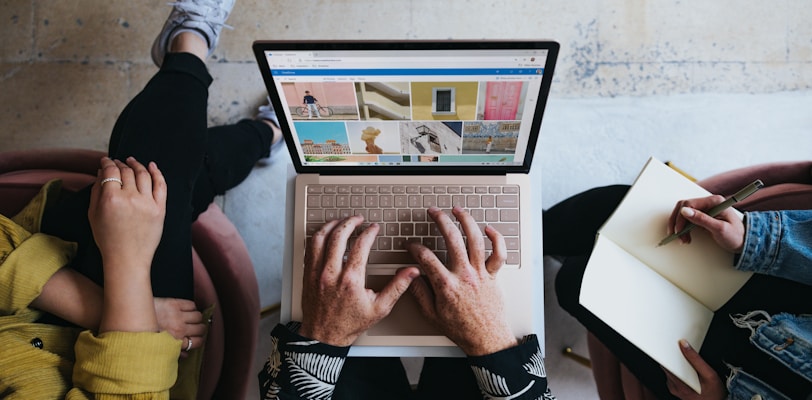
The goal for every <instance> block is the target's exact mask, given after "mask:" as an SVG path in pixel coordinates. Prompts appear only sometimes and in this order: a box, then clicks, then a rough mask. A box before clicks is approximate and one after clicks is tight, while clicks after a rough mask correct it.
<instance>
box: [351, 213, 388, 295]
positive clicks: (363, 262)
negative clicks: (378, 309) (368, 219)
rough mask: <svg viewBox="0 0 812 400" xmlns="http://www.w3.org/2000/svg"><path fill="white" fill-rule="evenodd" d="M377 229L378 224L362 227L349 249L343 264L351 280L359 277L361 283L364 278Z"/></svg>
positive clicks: (378, 229)
mask: <svg viewBox="0 0 812 400" xmlns="http://www.w3.org/2000/svg"><path fill="white" fill-rule="evenodd" d="M379 231H380V226H379V225H378V224H371V225H369V226H368V227H367V229H364V231H363V232H361V234H360V235H358V238H357V239H356V240H355V244H354V245H353V247H352V249H351V250H350V254H349V256H348V257H347V262H346V264H345V265H344V273H345V274H350V275H351V276H352V278H353V280H358V279H360V280H361V284H363V282H364V279H365V272H366V266H367V260H368V259H369V251H370V250H371V249H372V244H373V243H375V240H376V239H377V237H378V232H379Z"/></svg>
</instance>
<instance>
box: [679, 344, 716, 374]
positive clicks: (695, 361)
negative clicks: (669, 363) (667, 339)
mask: <svg viewBox="0 0 812 400" xmlns="http://www.w3.org/2000/svg"><path fill="white" fill-rule="evenodd" d="M679 348H680V350H681V351H682V355H683V356H684V357H685V359H686V360H687V361H688V364H691V366H692V367H694V369H695V370H696V373H697V375H699V380H700V381H701V382H709V381H711V380H713V379H715V378H716V377H717V375H716V371H715V370H714V369H713V368H712V367H711V366H710V365H709V364H708V363H707V362H705V359H703V358H702V356H700V355H699V353H697V352H696V350H694V348H693V346H691V344H690V343H688V341H687V340H685V339H681V340H680V341H679Z"/></svg>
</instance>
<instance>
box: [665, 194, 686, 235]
mask: <svg viewBox="0 0 812 400" xmlns="http://www.w3.org/2000/svg"><path fill="white" fill-rule="evenodd" d="M684 202H685V201H684V200H680V201H678V202H677V204H676V205H675V206H674V209H673V210H671V214H670V215H669V216H668V224H667V225H666V235H671V234H673V233H674V232H677V230H676V226H677V218H679V210H681V209H682V207H685V206H684Z"/></svg>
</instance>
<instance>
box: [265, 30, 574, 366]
mask: <svg viewBox="0 0 812 400" xmlns="http://www.w3.org/2000/svg"><path fill="white" fill-rule="evenodd" d="M253 50H254V54H255V56H256V59H257V62H258V64H259V67H260V70H261V73H262V77H263V79H264V82H265V86H266V88H267V91H268V95H269V98H270V101H271V103H272V104H273V106H274V108H275V109H276V110H277V115H278V116H279V125H280V127H281V128H282V131H283V134H284V137H285V142H286V145H287V148H288V150H289V152H290V156H291V161H292V164H293V167H294V168H295V171H296V178H295V185H294V186H295V188H293V190H294V193H293V202H292V203H290V204H289V205H288V207H291V208H292V213H293V214H292V219H293V221H292V224H291V225H292V227H291V229H292V231H291V232H290V234H291V235H292V238H293V240H292V253H291V256H290V258H291V260H290V266H286V267H287V268H288V271H287V272H286V273H285V274H284V275H283V276H284V277H283V288H285V289H283V298H282V316H283V320H284V319H287V318H289V319H292V320H301V315H302V310H301V292H302V276H303V269H304V252H305V247H306V243H307V238H308V236H309V235H312V234H313V233H314V232H315V231H317V230H318V228H319V227H321V226H322V225H323V224H324V223H325V221H330V220H332V219H340V218H344V217H347V216H350V215H355V214H362V215H364V217H365V224H367V223H372V222H375V223H378V224H379V225H380V228H381V229H380V232H379V234H378V237H377V238H376V241H375V245H374V246H373V250H372V253H371V254H370V258H369V263H368V265H367V287H369V288H373V289H379V288H381V287H383V285H384V284H385V283H386V282H387V281H388V280H389V279H391V276H392V275H393V274H394V272H395V271H396V270H397V269H398V268H400V267H402V266H404V265H416V264H415V263H414V260H412V259H411V256H410V255H409V254H408V253H407V252H406V251H405V250H403V247H402V246H403V243H405V242H407V241H414V240H418V241H421V242H422V243H423V244H425V245H426V246H428V247H429V248H431V249H432V250H433V251H434V252H435V254H437V256H438V258H440V259H441V260H444V259H445V257H446V248H445V243H444V240H443V238H442V237H441V236H440V235H439V231H438V230H437V229H436V226H435V224H434V222H433V221H432V220H431V218H428V217H427V215H426V210H427V209H428V207H430V206H436V207H439V208H441V209H443V210H445V211H446V212H447V213H449V215H450V210H451V208H452V207H454V206H461V207H463V208H464V209H466V210H468V211H469V212H470V213H471V215H473V216H474V218H475V219H476V220H477V221H478V224H479V225H480V228H482V229H484V227H485V226H486V225H491V226H493V227H494V228H496V229H497V230H499V231H500V232H502V234H503V235H504V236H505V239H506V244H507V249H508V257H507V258H508V261H507V263H506V265H505V266H504V267H503V268H502V270H501V271H500V272H499V274H498V281H499V284H500V286H501V288H502V292H503V298H504V302H505V310H506V313H507V319H508V321H509V323H510V324H511V326H512V328H513V331H514V333H515V334H516V335H517V337H521V336H523V335H526V334H530V333H538V334H543V331H539V328H540V327H541V329H543V310H542V309H541V308H543V301H538V298H539V297H540V296H539V295H538V293H541V292H543V285H542V282H543V280H542V278H541V276H542V271H541V270H542V265H541V263H539V262H538V261H537V260H540V258H536V257H535V256H536V252H538V251H539V249H540V248H541V234H540V224H541V206H540V202H541V199H540V197H537V196H535V195H534V193H540V190H539V188H538V186H536V187H535V190H536V192H533V190H531V186H530V185H531V182H530V179H529V176H528V174H529V171H530V164H531V161H532V159H533V153H534V151H535V149H536V143H537V140H538V136H539V130H540V127H541V122H542V115H543V113H544V108H545V104H546V102H547V98H548V94H549V90H550V83H551V81H552V75H553V71H554V68H555V63H556V58H557V55H558V50H559V45H558V43H556V42H553V41H256V42H254V44H253ZM534 184H535V185H539V184H540V182H536V183H534ZM289 198H290V197H289ZM362 229H363V227H362ZM351 240H352V239H351ZM486 242H488V240H487V238H486ZM488 246H489V250H490V243H488ZM350 355H364V356H379V355H386V356H461V355H463V354H462V352H461V351H459V349H458V348H457V347H456V346H454V344H453V342H451V341H450V340H449V339H448V338H446V337H445V336H444V335H442V334H441V333H440V332H439V331H438V330H437V329H436V328H435V327H433V326H432V325H431V324H429V323H428V321H427V320H426V319H425V318H424V317H423V316H422V315H421V314H420V312H419V309H418V307H417V304H416V301H415V300H414V299H413V298H411V297H410V295H409V294H408V293H407V294H405V295H404V296H403V297H402V298H401V300H400V301H399V302H398V303H397V304H396V305H395V308H394V309H393V311H392V313H391V314H390V315H389V316H388V317H387V318H385V319H384V320H382V321H381V322H380V323H378V324H377V325H375V326H374V327H372V328H371V329H370V330H369V331H367V332H366V333H365V334H364V335H362V336H361V337H359V338H358V340H357V341H356V342H355V343H354V345H353V347H352V349H351V352H350Z"/></svg>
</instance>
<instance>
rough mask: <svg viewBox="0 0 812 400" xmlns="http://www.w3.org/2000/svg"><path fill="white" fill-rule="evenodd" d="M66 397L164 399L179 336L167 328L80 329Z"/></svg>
mask: <svg viewBox="0 0 812 400" xmlns="http://www.w3.org/2000/svg"><path fill="white" fill-rule="evenodd" d="M75 349H76V364H75V365H74V367H73V384H74V386H75V388H74V389H73V390H71V391H70V392H69V393H68V396H67V398H68V399H82V398H85V397H84V396H86V395H87V394H88V393H92V394H93V396H92V398H94V399H98V400H101V399H168V398H169V389H170V388H171V387H172V385H173V384H174V383H175V380H176V379H177V373H178V357H179V356H180V340H177V339H175V338H174V337H172V335H170V334H169V333H167V332H160V333H153V332H105V333H102V334H99V335H94V334H93V333H91V332H89V331H85V332H82V333H81V334H80V335H79V339H78V340H77V341H76V346H75Z"/></svg>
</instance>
